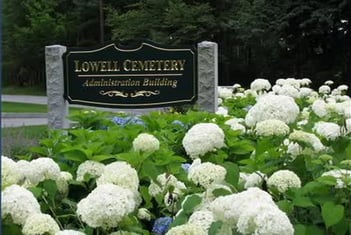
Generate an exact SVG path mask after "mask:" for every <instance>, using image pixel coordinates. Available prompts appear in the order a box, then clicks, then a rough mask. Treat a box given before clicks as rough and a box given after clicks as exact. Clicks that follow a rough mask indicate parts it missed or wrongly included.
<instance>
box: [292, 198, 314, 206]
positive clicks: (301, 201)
mask: <svg viewBox="0 0 351 235" xmlns="http://www.w3.org/2000/svg"><path fill="white" fill-rule="evenodd" d="M293 204H294V205H295V206H298V207H313V206H315V205H314V204H313V202H312V201H311V198H309V197H302V196H300V197H299V196H298V197H296V198H294V199H293Z"/></svg>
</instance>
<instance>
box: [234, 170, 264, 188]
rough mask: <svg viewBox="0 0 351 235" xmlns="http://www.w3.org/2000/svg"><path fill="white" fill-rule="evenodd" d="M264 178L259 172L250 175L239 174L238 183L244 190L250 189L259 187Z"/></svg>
mask: <svg viewBox="0 0 351 235" xmlns="http://www.w3.org/2000/svg"><path fill="white" fill-rule="evenodd" d="M266 178H267V176H266V175H265V174H264V173H262V172H260V171H256V172H253V173H251V174H249V173H244V172H240V174H239V183H240V184H241V185H243V186H244V188H245V189H248V188H251V187H261V186H262V184H263V182H264V181H265V180H266Z"/></svg>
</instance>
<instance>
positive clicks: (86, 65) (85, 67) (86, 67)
mask: <svg viewBox="0 0 351 235" xmlns="http://www.w3.org/2000/svg"><path fill="white" fill-rule="evenodd" d="M89 68H90V66H89V63H88V62H87V61H84V62H83V63H82V71H83V72H88V71H89Z"/></svg>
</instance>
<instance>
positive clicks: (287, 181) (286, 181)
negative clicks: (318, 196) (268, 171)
mask: <svg viewBox="0 0 351 235" xmlns="http://www.w3.org/2000/svg"><path fill="white" fill-rule="evenodd" d="M267 185H268V187H269V188H276V189H277V190H278V191H279V192H280V193H284V192H286V191H287V190H288V189H289V188H301V180H300V178H299V177H298V176H297V175H296V174H295V173H294V172H293V171H290V170H279V171H276V172H274V173H273V174H272V175H271V176H270V177H269V178H268V180H267Z"/></svg>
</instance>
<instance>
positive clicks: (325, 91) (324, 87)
mask: <svg viewBox="0 0 351 235" xmlns="http://www.w3.org/2000/svg"><path fill="white" fill-rule="evenodd" d="M330 91H331V89H330V87H329V86H328V85H322V86H320V87H319V89H318V93H319V94H329V93H330Z"/></svg>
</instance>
